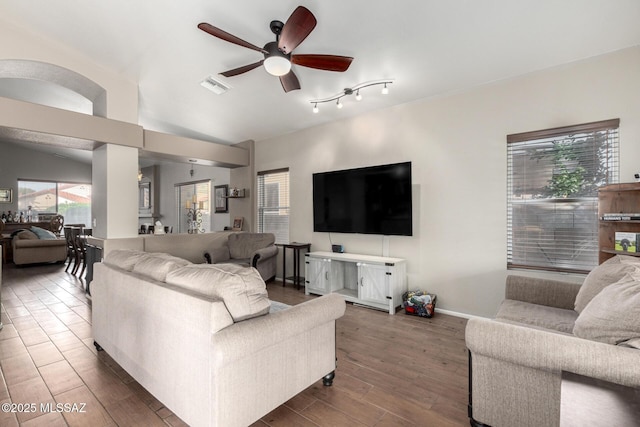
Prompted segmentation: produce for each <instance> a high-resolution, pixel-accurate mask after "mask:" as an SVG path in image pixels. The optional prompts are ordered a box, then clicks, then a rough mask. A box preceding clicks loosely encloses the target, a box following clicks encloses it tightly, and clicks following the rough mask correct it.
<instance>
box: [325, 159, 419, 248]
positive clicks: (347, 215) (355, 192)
mask: <svg viewBox="0 0 640 427" xmlns="http://www.w3.org/2000/svg"><path fill="white" fill-rule="evenodd" d="M411 209H412V203H411V162H405V163H395V164H388V165H381V166H371V167H365V168H358V169H348V170H340V171H332V172H323V173H315V174H313V231H318V232H336V233H362V234H382V235H388V236H411V235H412V233H413V229H412V212H411Z"/></svg>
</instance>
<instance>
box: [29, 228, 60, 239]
mask: <svg viewBox="0 0 640 427" xmlns="http://www.w3.org/2000/svg"><path fill="white" fill-rule="evenodd" d="M31 231H33V232H34V233H35V235H36V236H38V239H42V240H56V239H57V237H56V235H55V234H53V233H52V232H50V231H49V230H45V229H44V228H40V227H36V226H31Z"/></svg>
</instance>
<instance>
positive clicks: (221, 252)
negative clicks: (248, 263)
mask: <svg viewBox="0 0 640 427" xmlns="http://www.w3.org/2000/svg"><path fill="white" fill-rule="evenodd" d="M204 257H205V258H206V260H207V262H208V263H209V264H217V263H220V262H225V261H229V259H230V257H229V248H228V247H226V246H223V247H220V248H213V249H210V250H208V251H207V252H205V253H204Z"/></svg>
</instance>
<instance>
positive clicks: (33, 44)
mask: <svg viewBox="0 0 640 427" xmlns="http://www.w3.org/2000/svg"><path fill="white" fill-rule="evenodd" d="M0 40H2V43H0V58H7V59H27V60H32V61H42V62H46V63H50V64H55V65H58V66H60V67H64V68H68V69H70V70H72V71H75V72H77V73H80V74H82V75H83V76H85V77H87V78H89V79H91V80H93V81H94V82H95V83H97V84H99V85H100V86H102V87H103V88H104V89H106V91H107V117H108V118H110V119H115V120H120V121H124V122H129V123H138V85H137V83H136V82H132V81H130V80H127V79H125V78H123V77H122V75H119V74H117V73H116V72H114V71H113V70H108V69H106V68H104V67H102V66H100V65H97V64H95V63H94V62H93V61H91V60H90V59H89V58H87V57H85V56H82V55H80V54H79V53H78V52H76V51H73V50H71V49H69V48H68V47H66V46H63V45H61V44H57V43H55V42H53V41H51V40H49V39H46V38H43V37H41V36H40V35H37V34H35V33H33V32H32V31H30V30H27V29H24V28H22V27H19V26H17V25H15V24H13V23H11V22H8V21H6V20H4V19H2V18H1V17H0Z"/></svg>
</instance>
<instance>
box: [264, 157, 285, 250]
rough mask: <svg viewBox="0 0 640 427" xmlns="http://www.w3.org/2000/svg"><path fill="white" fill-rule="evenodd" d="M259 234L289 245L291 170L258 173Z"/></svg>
mask: <svg viewBox="0 0 640 427" xmlns="http://www.w3.org/2000/svg"><path fill="white" fill-rule="evenodd" d="M258 232H259V233H273V234H275V236H276V243H289V169H288V168H287V169H278V170H274V171H266V172H258Z"/></svg>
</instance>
